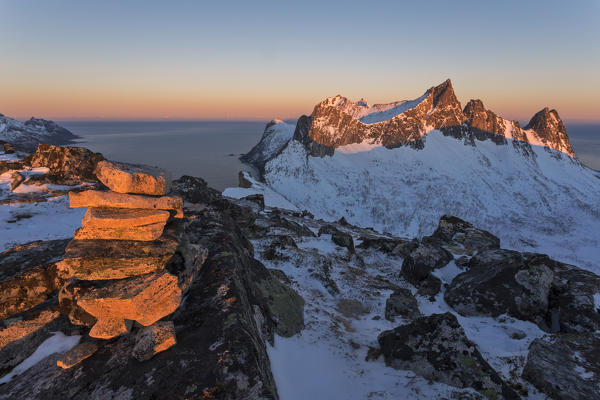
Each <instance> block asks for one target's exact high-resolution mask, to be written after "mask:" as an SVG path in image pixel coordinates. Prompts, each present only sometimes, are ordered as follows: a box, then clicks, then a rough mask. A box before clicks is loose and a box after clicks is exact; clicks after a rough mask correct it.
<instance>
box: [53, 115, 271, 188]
mask: <svg viewBox="0 0 600 400" xmlns="http://www.w3.org/2000/svg"><path fill="white" fill-rule="evenodd" d="M61 125H63V126H64V127H65V128H67V129H69V130H70V131H71V132H73V133H75V134H76V135H79V136H81V137H82V139H81V140H79V144H80V145H81V146H84V147H87V148H89V149H90V150H92V151H95V152H100V153H102V154H103V155H104V156H105V157H106V158H108V159H111V160H118V161H124V162H130V163H139V164H147V165H154V166H158V167H161V168H164V169H166V170H168V171H170V172H171V173H172V174H173V177H174V178H177V177H179V176H181V175H192V176H199V177H202V178H204V179H205V180H206V181H207V182H208V184H209V185H210V186H212V187H214V188H215V189H219V190H222V189H225V188H226V187H229V186H237V184H238V177H237V176H238V172H239V171H240V170H247V169H248V168H249V167H247V166H245V165H244V164H242V163H241V162H240V161H239V160H238V157H239V156H240V154H243V153H247V152H248V151H249V150H250V149H251V148H252V146H254V145H255V144H256V143H258V141H259V140H260V137H261V135H262V133H263V130H264V128H265V125H266V122H238V121H234V122H232V121H216V122H207V121H202V122H187V121H186V122H87V121H86V122H72V121H71V122H61Z"/></svg>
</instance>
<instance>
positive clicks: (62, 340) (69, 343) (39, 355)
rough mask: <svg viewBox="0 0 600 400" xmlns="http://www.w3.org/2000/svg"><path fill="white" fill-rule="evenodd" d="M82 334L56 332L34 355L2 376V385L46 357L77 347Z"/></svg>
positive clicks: (0, 381) (0, 382)
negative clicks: (69, 334) (70, 334)
mask: <svg viewBox="0 0 600 400" xmlns="http://www.w3.org/2000/svg"><path fill="white" fill-rule="evenodd" d="M80 339H81V336H66V335H65V334H64V333H62V332H54V335H53V336H51V337H49V338H48V339H46V340H44V341H43V342H42V343H41V344H40V345H39V346H38V348H37V349H36V350H35V351H34V352H33V354H32V355H30V356H29V357H27V358H26V359H25V360H23V362H21V364H19V365H17V366H16V367H15V368H14V369H13V370H12V371H10V373H8V374H6V375H5V376H3V377H2V378H0V385H1V384H3V383H8V382H10V380H11V379H12V378H13V376H17V375H20V374H22V373H23V372H25V371H27V370H28V369H29V368H31V367H33V366H34V365H35V364H37V363H39V362H40V361H42V360H43V359H44V358H46V357H48V356H50V355H52V354H54V353H65V352H67V351H69V350H71V349H72V348H73V347H75V346H76V345H77V344H78V343H79V340H80Z"/></svg>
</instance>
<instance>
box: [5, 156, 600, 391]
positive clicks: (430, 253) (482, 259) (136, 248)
mask: <svg viewBox="0 0 600 400" xmlns="http://www.w3.org/2000/svg"><path fill="white" fill-rule="evenodd" d="M26 160H37V161H36V162H39V163H40V164H46V165H48V166H47V167H45V168H47V171H45V172H44V173H43V174H42V173H40V174H39V176H46V177H47V178H45V179H42V178H41V177H40V178H36V179H35V180H33V181H29V182H28V183H25V182H27V180H23V181H22V182H21V183H19V184H18V185H16V186H15V187H14V189H13V190H11V186H12V180H11V179H6V183H3V184H2V185H3V186H2V191H3V193H5V194H6V193H7V192H10V193H9V194H6V196H5V197H4V198H5V199H6V200H5V205H0V207H9V206H11V205H12V206H15V205H17V204H20V203H23V202H28V203H27V204H29V203H34V204H35V202H39V204H43V203H45V202H49V201H50V200H51V199H52V198H59V197H61V196H62V197H64V196H65V195H66V194H67V193H69V194H68V196H69V204H70V206H71V207H76V208H74V209H73V211H77V209H78V207H87V208H88V210H87V211H86V214H85V216H84V217H83V221H82V223H81V228H80V229H79V230H78V231H77V232H76V233H75V238H74V239H58V240H47V241H36V242H30V243H23V244H19V245H16V246H14V247H12V248H10V249H7V250H6V251H4V252H2V253H0V312H1V313H2V314H1V316H0V319H1V320H2V322H1V323H0V374H1V376H0V383H1V384H0V399H2V398H6V399H11V398H39V399H53V398H92V399H104V398H119V399H137V398H198V399H210V398H216V399H217V398H221V399H241V398H248V399H259V398H264V399H276V398H284V399H285V398H295V397H294V396H296V398H298V396H301V397H302V395H303V394H304V393H308V394H311V393H312V395H313V396H312V398H323V397H327V398H336V396H339V397H340V398H369V397H371V398H372V397H380V398H401V397H408V398H410V397H420V398H440V397H444V398H474V399H478V398H490V399H500V398H507V399H513V398H544V397H545V396H548V397H550V398H556V399H597V398H600V395H599V393H600V392H599V388H600V386H599V385H600V364H599V360H600V357H598V354H600V338H599V337H598V332H599V331H600V277H599V276H598V275H596V274H594V273H592V272H590V271H586V270H582V269H580V268H577V267H575V266H573V265H568V264H565V263H561V262H558V261H556V260H553V259H551V258H550V257H548V256H546V255H544V254H534V253H523V252H517V251H513V250H508V249H504V248H502V246H501V241H500V240H499V239H498V238H497V237H496V236H495V235H494V234H492V233H490V232H488V231H484V230H481V229H478V228H477V227H475V226H473V225H472V224H470V223H468V222H466V221H464V220H461V219H459V218H456V217H452V216H443V217H442V218H441V219H440V220H439V222H438V226H437V228H436V229H435V231H433V233H431V234H430V235H427V236H425V237H422V238H420V239H411V238H401V237H397V236H393V235H390V234H382V233H380V232H377V231H374V230H372V229H368V228H360V227H357V226H353V225H351V224H349V223H348V222H347V221H346V220H345V219H341V220H339V221H337V222H326V221H323V220H319V219H316V218H314V217H313V216H312V215H311V214H310V213H308V212H292V211H286V210H280V209H273V208H269V207H266V206H265V203H264V201H265V199H264V197H263V196H261V195H251V196H248V197H245V198H241V199H238V200H231V199H226V198H223V197H222V196H221V195H220V194H219V193H218V192H216V191H214V190H212V189H210V188H209V187H207V186H206V183H205V182H204V181H202V180H201V179H199V178H193V177H188V176H184V177H181V178H179V179H177V180H174V181H172V182H171V180H170V178H169V177H168V174H166V173H164V171H158V170H155V169H148V168H146V167H142V166H131V165H125V164H122V163H115V162H110V161H106V160H104V159H103V157H101V155H97V154H94V153H91V152H89V151H87V150H85V149H81V148H61V147H53V146H43V145H41V146H40V147H39V148H38V151H37V152H36V153H35V154H33V155H31V156H30V157H29V158H28V159H26ZM26 160H12V161H3V162H1V164H0V165H3V166H4V168H5V169H6V168H8V169H9V170H8V171H6V172H4V173H3V174H2V175H1V176H0V178H2V177H12V176H13V174H14V173H15V172H16V173H18V174H19V175H23V176H27V171H28V168H31V166H29V165H26ZM56 160H64V162H56ZM15 163H17V164H15ZM74 166H79V167H78V168H74ZM13 167H14V168H15V169H12V168H13ZM38 168H41V167H38ZM66 168H71V171H70V174H69V175H67V174H65V173H64V172H65V169H66ZM29 171H31V170H29ZM89 171H93V176H90V175H88V172H89ZM77 174H80V176H82V177H84V176H85V178H84V179H80V180H79V182H75V181H74V179H73V176H77ZM2 182H4V181H2ZM46 182H53V183H52V184H53V185H63V186H61V187H60V190H53V189H52V188H55V187H54V186H48V185H50V184H49V183H46ZM36 183H37V184H39V185H38V186H40V187H46V188H47V189H48V190H47V191H39V192H35V193H33V192H31V190H27V191H26V193H19V190H18V188H19V186H21V185H25V187H27V188H29V187H32V186H36ZM65 183H68V184H69V185H70V186H68V187H65V185H64V184H65ZM44 185H45V186H44ZM65 206H66V205H65ZM167 214H168V215H167ZM3 223H4V224H8V222H4V221H3ZM57 223H59V221H57ZM56 332H59V333H56ZM56 342H59V343H60V345H55V346H54V348H53V351H50V352H46V353H43V354H42V355H40V356H35V354H36V349H37V350H38V351H37V353H38V354H39V353H40V352H39V350H40V349H47V348H48V346H49V343H56ZM290 343H296V344H297V347H295V345H290ZM67 344H68V345H67ZM313 348H316V349H319V351H317V352H312V350H311V349H313ZM498 348H501V349H502V350H501V351H499V350H498ZM304 354H306V355H307V357H309V358H310V359H311V360H312V362H306V363H303V362H298V358H300V360H302V356H303V355H304ZM34 356H35V357H37V363H34V365H33V366H31V367H30V368H29V369H26V370H23V368H24V367H22V365H23V364H22V363H23V362H24V361H26V360H27V359H30V357H34ZM35 357H34V358H35ZM320 357H325V358H324V360H325V362H321V358H320ZM328 357H339V358H336V359H339V360H340V363H338V364H333V365H341V366H342V367H341V368H339V369H337V368H332V367H331V365H332V364H331V363H330V362H327V361H326V360H329V358H328ZM289 371H293V372H289ZM344 377H346V378H344ZM340 379H341V380H340ZM343 379H346V380H343ZM332 381H334V382H337V383H338V384H336V385H332V384H331V382H332ZM340 382H342V384H340ZM294 385H295V386H294ZM345 386H347V387H348V388H349V389H344V387H345ZM311 388H316V390H317V391H316V392H310V390H311ZM345 390H347V391H345ZM332 391H333V392H332ZM304 398H307V397H304Z"/></svg>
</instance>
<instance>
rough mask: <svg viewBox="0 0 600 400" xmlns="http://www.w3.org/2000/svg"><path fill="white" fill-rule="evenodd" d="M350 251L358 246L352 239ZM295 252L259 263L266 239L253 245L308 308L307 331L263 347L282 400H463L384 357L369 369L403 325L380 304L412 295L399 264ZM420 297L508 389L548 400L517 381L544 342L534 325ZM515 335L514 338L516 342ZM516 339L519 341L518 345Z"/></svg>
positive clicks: (305, 244) (311, 247)
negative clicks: (448, 319) (395, 294)
mask: <svg viewBox="0 0 600 400" xmlns="http://www.w3.org/2000/svg"><path fill="white" fill-rule="evenodd" d="M353 236H354V239H355V243H356V244H358V243H360V242H359V241H358V240H357V239H358V235H357V234H356V233H355V234H353ZM295 240H296V243H297V245H298V250H296V249H293V248H287V249H284V250H281V253H282V256H281V257H275V258H274V259H265V258H264V257H262V251H263V250H264V249H265V248H267V247H268V243H269V238H264V239H257V240H253V241H252V242H253V244H254V246H255V249H256V252H255V256H256V257H257V258H259V259H260V260H261V261H262V262H263V263H264V264H265V265H266V266H267V267H268V268H275V269H280V270H282V271H283V272H285V274H286V275H287V276H288V277H289V278H290V279H291V281H292V284H291V286H292V287H293V288H294V289H295V290H297V291H298V293H299V294H300V295H301V296H302V297H303V298H304V300H305V301H306V305H305V311H304V317H305V329H303V330H302V332H301V333H300V334H299V335H297V336H294V337H291V338H282V337H276V338H275V342H274V345H273V346H269V347H268V354H269V358H270V360H271V365H272V371H273V374H274V378H275V381H276V384H277V388H278V391H279V394H280V396H281V399H282V400H295V399H298V400H300V399H315V400H317V399H401V398H411V399H412V398H414V399H439V398H464V397H461V395H462V396H464V395H465V394H466V393H469V394H471V395H475V397H473V398H478V397H477V396H476V395H478V394H477V393H476V392H475V391H474V390H471V389H458V388H455V387H451V386H448V385H445V384H442V383H437V382H429V381H428V380H426V379H424V378H422V377H420V376H417V375H416V374H415V373H413V372H412V371H403V370H396V369H393V368H390V367H387V366H386V365H385V363H384V361H383V357H380V358H378V359H377V360H370V361H366V357H367V353H368V351H369V348H370V347H373V348H377V347H378V343H377V337H378V335H379V334H380V333H381V332H383V331H385V330H388V329H393V328H394V327H396V326H398V325H402V324H404V323H408V322H409V321H408V320H406V321H405V320H403V319H402V318H396V320H395V321H394V322H390V321H388V320H386V319H385V318H384V312H385V302H386V300H387V298H388V297H389V295H390V293H392V291H393V290H392V288H393V287H394V285H396V286H399V287H404V288H408V289H410V290H411V291H412V292H413V293H416V289H415V288H413V287H412V286H411V285H409V284H408V283H406V282H404V281H403V280H402V279H401V278H400V277H399V271H400V268H401V265H402V258H400V257H396V256H388V255H386V254H384V253H381V252H378V251H374V250H365V249H357V253H358V255H359V256H358V257H357V256H351V255H350V254H348V253H347V250H346V249H345V248H340V247H338V246H336V245H335V244H334V243H333V242H332V241H331V236H330V235H326V234H324V235H322V236H321V237H318V238H310V237H303V238H295ZM460 272H461V270H460V269H459V268H458V267H457V266H456V265H455V264H454V262H450V264H448V265H447V266H446V267H445V268H442V269H440V270H437V271H436V275H437V276H438V277H439V278H440V279H442V281H443V282H450V281H451V280H452V279H453V278H454V277H455V276H456V275H457V274H458V273H460ZM443 293H444V292H443V291H442V292H441V293H440V294H438V296H436V298H435V301H434V302H431V301H430V300H429V299H428V298H425V297H420V296H417V300H418V303H419V308H420V310H421V312H422V314H424V315H430V314H433V313H445V312H448V311H450V312H453V313H454V314H455V315H456V316H457V317H458V319H459V321H460V323H461V325H462V326H463V328H464V329H465V332H466V334H467V336H468V337H469V339H471V340H472V341H474V342H475V343H476V344H477V346H478V348H479V350H480V352H481V353H482V355H483V357H484V358H485V359H486V360H487V361H488V362H489V363H490V365H492V367H493V368H494V369H496V371H497V372H498V373H499V374H500V375H501V376H503V377H504V379H506V380H507V381H510V382H513V383H515V382H519V383H521V385H523V387H525V388H526V389H527V391H528V395H529V398H534V399H535V398H540V399H542V398H545V396H543V395H541V394H539V392H538V391H537V390H536V389H535V388H533V387H532V386H531V385H530V384H528V383H527V382H525V381H523V380H522V379H521V378H520V375H521V371H522V368H523V365H524V363H525V360H526V356H527V350H528V346H529V344H530V343H531V342H532V341H533V340H534V339H535V338H537V337H540V336H542V335H543V334H544V332H542V331H541V330H540V329H539V328H538V327H537V326H536V325H534V324H532V323H529V322H524V321H519V320H515V319H514V318H511V317H506V316H500V317H498V318H495V319H494V318H488V317H462V316H460V315H458V314H457V313H455V312H454V311H453V310H452V309H451V308H450V307H449V306H448V305H447V304H446V303H445V302H444V300H443ZM515 333H519V335H515ZM516 337H520V338H521V339H516Z"/></svg>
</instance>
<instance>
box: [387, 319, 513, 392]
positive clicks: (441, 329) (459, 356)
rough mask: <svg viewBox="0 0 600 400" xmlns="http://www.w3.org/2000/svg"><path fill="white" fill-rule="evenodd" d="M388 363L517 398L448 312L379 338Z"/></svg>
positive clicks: (454, 384) (460, 385) (451, 382)
mask: <svg viewBox="0 0 600 400" xmlns="http://www.w3.org/2000/svg"><path fill="white" fill-rule="evenodd" d="M378 341H379V345H380V347H381V353H382V354H383V356H384V358H385V362H386V364H387V365H389V366H391V367H393V368H397V369H404V370H406V369H409V370H411V371H414V372H415V373H417V374H419V375H421V376H424V377H425V378H428V379H431V380H434V381H438V382H444V383H446V384H448V385H452V386H456V387H460V388H465V387H471V388H473V389H475V390H477V391H478V392H480V393H481V394H483V395H484V396H486V397H488V398H491V399H494V398H504V399H518V398H519V396H518V395H517V394H516V393H515V391H514V390H513V389H511V388H510V387H509V386H508V385H506V384H505V383H504V382H503V381H502V379H501V378H500V376H499V375H498V374H497V373H496V371H494V370H493V368H492V367H490V365H489V364H488V363H487V362H486V361H485V360H484V359H483V357H482V356H481V354H480V353H479V350H477V346H476V345H475V344H474V343H473V342H471V341H470V340H469V339H468V338H467V336H466V335H465V332H464V330H463V328H462V327H461V326H460V324H459V323H458V321H457V319H456V317H455V316H454V315H453V314H451V313H446V314H433V315H430V316H428V317H421V318H418V319H416V320H415V321H414V322H412V323H410V324H408V325H401V326H398V327H397V328H395V329H393V330H390V331H385V332H383V333H381V334H380V335H379V337H378Z"/></svg>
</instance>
